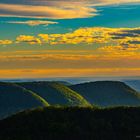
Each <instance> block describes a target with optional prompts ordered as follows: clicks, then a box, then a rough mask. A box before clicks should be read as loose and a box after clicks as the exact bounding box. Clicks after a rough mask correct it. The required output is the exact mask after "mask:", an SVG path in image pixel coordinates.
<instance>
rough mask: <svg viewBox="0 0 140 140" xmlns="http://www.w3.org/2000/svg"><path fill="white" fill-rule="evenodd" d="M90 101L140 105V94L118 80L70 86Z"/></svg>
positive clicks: (105, 104) (103, 104)
mask: <svg viewBox="0 0 140 140" xmlns="http://www.w3.org/2000/svg"><path fill="white" fill-rule="evenodd" d="M70 88H71V89H73V90H75V91H76V92H79V93H80V94H81V95H82V96H83V97H84V98H85V99H87V100H88V101H89V102H90V103H93V104H97V105H100V106H114V105H132V106H137V105H140V95H139V93H137V92H136V91H135V90H134V89H132V88H131V87H129V86H128V85H126V84H124V83H123V82H118V81H97V82H89V83H83V84H77V85H72V86H70Z"/></svg>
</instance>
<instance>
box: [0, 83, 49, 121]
mask: <svg viewBox="0 0 140 140" xmlns="http://www.w3.org/2000/svg"><path fill="white" fill-rule="evenodd" d="M48 105H49V104H48V103H47V101H45V100H44V99H42V98H41V97H40V96H38V95H37V94H36V93H34V92H32V91H29V90H27V89H25V88H23V87H20V86H18V85H16V84H12V83H2V82H1V83H0V119H1V118H3V117H5V116H9V115H11V114H13V113H15V112H18V111H21V110H26V109H30V108H36V107H38V106H48Z"/></svg>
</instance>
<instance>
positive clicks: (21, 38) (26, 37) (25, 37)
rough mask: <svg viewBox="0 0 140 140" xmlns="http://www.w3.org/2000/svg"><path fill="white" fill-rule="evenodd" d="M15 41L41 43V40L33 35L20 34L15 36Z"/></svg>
mask: <svg viewBox="0 0 140 140" xmlns="http://www.w3.org/2000/svg"><path fill="white" fill-rule="evenodd" d="M16 43H29V44H31V45H33V44H41V41H40V39H39V38H36V37H34V36H30V35H20V36H18V37H17V38H16Z"/></svg>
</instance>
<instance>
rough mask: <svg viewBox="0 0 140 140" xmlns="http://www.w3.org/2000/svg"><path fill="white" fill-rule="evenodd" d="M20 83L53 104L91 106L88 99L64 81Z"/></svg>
mask: <svg viewBox="0 0 140 140" xmlns="http://www.w3.org/2000/svg"><path fill="white" fill-rule="evenodd" d="M18 85H20V86H22V87H24V88H26V89H28V90H31V91H33V92H35V93H37V94H38V95H39V96H41V97H42V98H44V99H45V100H47V101H48V103H49V104H51V105H68V106H90V103H89V102H88V101H86V99H84V98H83V97H82V96H81V95H80V94H79V93H77V92H75V91H73V90H72V89H70V88H69V87H67V86H66V85H64V84H62V82H61V83H59V82H25V83H18Z"/></svg>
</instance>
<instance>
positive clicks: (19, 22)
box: [7, 20, 58, 26]
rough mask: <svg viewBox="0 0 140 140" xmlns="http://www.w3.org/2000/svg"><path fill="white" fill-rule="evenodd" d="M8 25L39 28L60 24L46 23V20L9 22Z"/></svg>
mask: <svg viewBox="0 0 140 140" xmlns="http://www.w3.org/2000/svg"><path fill="white" fill-rule="evenodd" d="M7 23H11V24H26V25H29V26H38V25H45V26H48V25H50V24H58V22H54V21H44V20H28V21H9V22H7Z"/></svg>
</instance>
